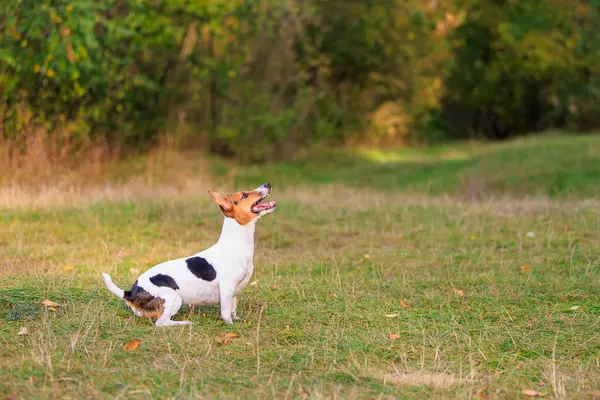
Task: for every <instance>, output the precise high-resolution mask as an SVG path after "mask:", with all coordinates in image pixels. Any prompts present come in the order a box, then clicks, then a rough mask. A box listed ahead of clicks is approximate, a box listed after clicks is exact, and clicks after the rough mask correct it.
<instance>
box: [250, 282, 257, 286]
mask: <svg viewBox="0 0 600 400" xmlns="http://www.w3.org/2000/svg"><path fill="white" fill-rule="evenodd" d="M250 284H251V285H252V286H254V285H258V281H252V282H250Z"/></svg>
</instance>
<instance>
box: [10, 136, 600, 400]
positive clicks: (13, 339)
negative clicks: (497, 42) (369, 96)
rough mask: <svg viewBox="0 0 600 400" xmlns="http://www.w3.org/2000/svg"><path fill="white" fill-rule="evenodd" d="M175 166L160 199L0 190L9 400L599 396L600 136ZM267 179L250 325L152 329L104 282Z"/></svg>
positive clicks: (128, 275) (177, 247)
mask: <svg viewBox="0 0 600 400" xmlns="http://www.w3.org/2000/svg"><path fill="white" fill-rule="evenodd" d="M170 157H175V158H169V161H168V162H167V163H166V164H165V165H164V166H163V167H164V169H165V171H167V172H160V173H157V174H156V175H157V177H156V178H152V179H150V178H148V177H147V176H146V178H144V179H141V178H140V179H138V178H139V177H133V176H132V177H131V180H129V181H128V180H127V171H138V170H137V169H136V168H135V167H134V165H137V164H139V163H141V164H144V162H145V161H144V159H141V160H132V161H128V162H127V163H124V164H123V165H122V166H120V167H117V171H115V172H113V173H112V175H111V177H112V178H111V179H113V181H111V182H108V183H104V184H103V185H101V186H97V187H90V186H89V185H84V184H81V186H80V187H79V186H77V184H76V183H69V185H70V186H69V185H66V186H61V187H60V189H56V188H52V187H51V186H50V185H45V186H43V187H40V188H37V189H36V188H31V187H20V186H16V187H7V188H4V189H0V204H1V207H2V208H1V209H0V228H1V229H0V398H82V397H83V398H207V399H210V398H263V399H264V398H277V399H286V398H287V399H291V398H315V399H318V398H402V399H407V398H408V399H410V398H475V399H484V398H488V399H495V398H498V399H513V398H525V397H526V395H525V394H524V393H523V392H522V391H523V389H525V390H535V391H537V392H539V393H543V394H545V395H546V396H547V397H549V398H552V397H554V398H582V399H588V398H590V399H591V398H595V396H596V397H599V396H600V320H599V316H600V302H599V298H598V294H599V293H600V280H599V278H600V258H599V253H598V248H600V217H599V215H598V206H599V205H600V201H599V200H597V199H598V196H599V195H600V180H599V178H600V137H599V136H572V137H565V136H560V135H552V136H547V137H539V138H532V139H524V140H517V141H513V142H506V143H501V144H493V145H487V144H480V145H476V146H475V145H473V144H464V145H455V146H449V147H440V148H434V149H423V150H412V151H409V150H389V151H374V150H363V151H349V150H339V151H331V150H329V151H326V150H318V149H315V150H313V151H311V152H310V153H309V154H306V155H304V156H299V157H298V158H297V159H294V160H290V161H289V162H287V163H282V164H275V165H271V166H267V167H258V166H255V167H250V168H248V167H244V166H241V165H237V164H235V163H231V162H227V161H223V160H219V159H212V158H206V157H204V156H199V155H196V154H179V155H172V156H170ZM128 163H130V164H128ZM167 164H168V165H167ZM157 169H158V170H162V169H161V168H157ZM124 171H125V172H124ZM136 173H137V172H136ZM146 173H147V174H148V172H147V171H146ZM142 175H143V174H142ZM153 176H154V175H153ZM149 180H151V181H152V184H151V185H150V184H147V183H148V181H149ZM211 180H212V181H211ZM267 180H269V181H270V182H271V183H272V185H273V188H274V189H273V193H272V195H271V198H272V199H273V200H277V202H278V204H279V207H278V209H277V210H276V211H275V213H273V214H271V215H269V216H267V217H265V218H263V219H262V220H261V221H260V222H259V225H258V228H257V249H256V258H255V265H256V270H255V275H254V277H253V279H252V281H251V284H250V285H249V286H248V288H247V289H246V290H245V291H244V292H243V293H242V295H241V296H240V300H239V301H240V304H239V307H238V308H239V311H238V312H239V314H240V316H241V317H242V321H241V322H238V323H235V324H234V326H233V327H229V326H227V325H226V324H225V323H223V322H221V321H220V320H219V313H218V308H217V307H200V308H196V309H195V310H190V309H189V308H184V309H183V311H181V312H180V313H179V315H178V316H177V317H176V319H184V318H185V319H191V320H192V322H193V325H191V326H184V327H169V328H156V327H155V326H154V325H153V322H152V321H148V320H144V319H141V318H136V317H134V316H133V314H131V312H130V311H129V310H128V309H127V308H126V306H125V305H124V304H123V302H122V301H120V300H119V299H117V298H115V297H114V296H113V295H112V294H110V293H109V292H108V291H107V290H106V288H105V287H104V285H103V284H102V282H101V279H100V271H106V272H109V273H111V274H112V276H113V279H114V280H115V282H116V283H117V284H118V285H119V286H121V287H126V286H129V285H131V283H132V282H133V281H134V280H135V277H136V275H138V274H139V273H141V271H143V270H145V269H147V268H148V267H150V266H152V265H153V264H155V263H158V262H161V261H164V260H168V259H171V258H175V257H181V256H184V255H188V254H193V253H195V252H197V251H200V250H202V249H204V248H205V247H207V246H208V245H210V244H212V243H213V242H214V241H215V240H216V238H217V237H218V234H219V230H220V225H221V221H222V217H221V214H220V212H219V211H218V209H216V207H215V206H213V205H212V204H211V203H210V202H209V197H208V195H207V194H206V189H208V188H214V189H215V188H216V189H218V188H224V189H242V188H243V189H252V188H254V187H256V186H258V185H259V184H261V183H263V182H264V181H267ZM73 182H75V181H73ZM140 182H141V183H140ZM45 299H48V300H51V301H53V302H56V303H58V306H56V307H54V309H49V308H48V307H45V306H43V305H42V301H44V300H45ZM23 328H26V330H27V334H25V335H19V332H20V331H21V332H22V330H23ZM227 332H233V333H236V334H238V335H239V337H235V338H229V339H227V338H225V336H224V334H225V333H227ZM133 339H139V340H141V344H140V346H139V347H138V348H137V349H135V350H134V351H125V350H124V349H123V346H124V345H125V344H126V343H127V342H129V341H131V340H133Z"/></svg>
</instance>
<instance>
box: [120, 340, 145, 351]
mask: <svg viewBox="0 0 600 400" xmlns="http://www.w3.org/2000/svg"><path fill="white" fill-rule="evenodd" d="M140 343H142V341H141V340H139V339H133V340H132V341H131V342H127V343H125V346H123V350H125V351H133V350H135V349H137V348H138V347H139V345H140Z"/></svg>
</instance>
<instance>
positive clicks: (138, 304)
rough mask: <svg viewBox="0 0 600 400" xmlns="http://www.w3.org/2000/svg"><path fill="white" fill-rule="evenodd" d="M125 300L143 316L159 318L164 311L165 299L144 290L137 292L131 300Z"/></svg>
mask: <svg viewBox="0 0 600 400" xmlns="http://www.w3.org/2000/svg"><path fill="white" fill-rule="evenodd" d="M125 302H126V303H127V305H128V306H129V307H131V308H132V309H134V310H135V311H137V312H138V314H140V316H141V317H144V318H160V317H161V316H162V314H163V312H164V311H165V300H164V299H161V298H160V297H154V296H152V295H151V294H150V293H148V292H146V291H143V292H140V293H138V294H137V295H136V296H135V298H134V299H133V300H127V299H126V300H125Z"/></svg>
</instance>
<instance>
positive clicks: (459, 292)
mask: <svg viewBox="0 0 600 400" xmlns="http://www.w3.org/2000/svg"><path fill="white" fill-rule="evenodd" d="M452 290H454V294H455V295H457V296H464V295H465V292H463V291H462V290H460V289H457V288H452Z"/></svg>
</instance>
